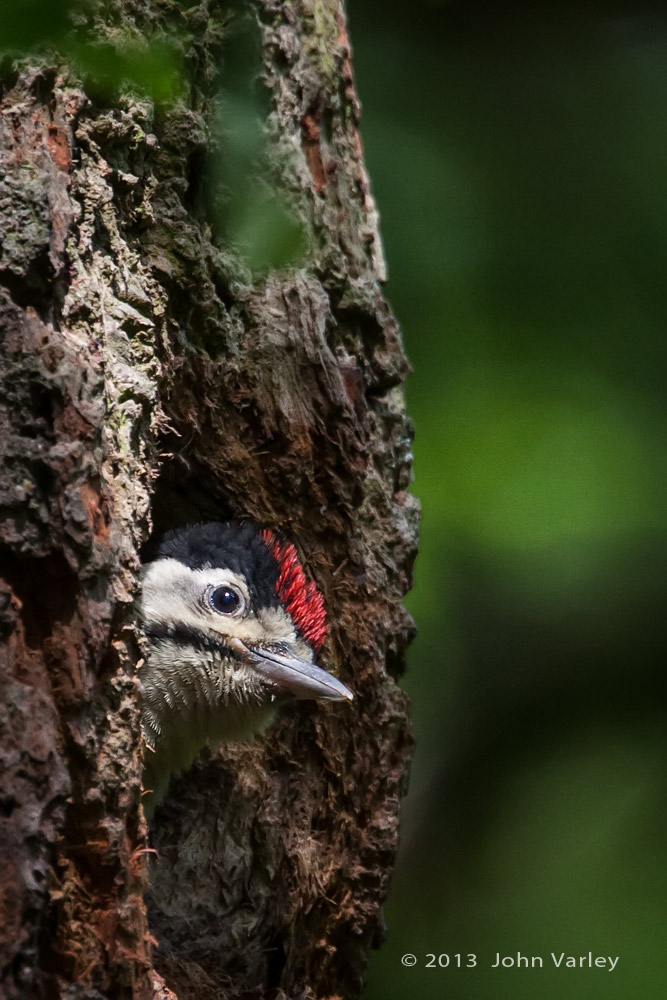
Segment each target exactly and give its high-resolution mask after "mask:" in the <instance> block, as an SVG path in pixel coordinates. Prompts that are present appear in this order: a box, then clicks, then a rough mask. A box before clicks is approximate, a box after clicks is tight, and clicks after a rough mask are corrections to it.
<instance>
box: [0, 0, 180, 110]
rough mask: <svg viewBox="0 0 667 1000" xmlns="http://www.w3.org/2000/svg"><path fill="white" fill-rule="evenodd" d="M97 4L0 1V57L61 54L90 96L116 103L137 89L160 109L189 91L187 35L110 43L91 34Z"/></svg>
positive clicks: (87, 1)
mask: <svg viewBox="0 0 667 1000" xmlns="http://www.w3.org/2000/svg"><path fill="white" fill-rule="evenodd" d="M97 7H98V3H97V0H0V56H4V57H5V60H6V59H7V58H8V57H9V56H12V55H13V56H15V57H16V58H18V59H20V58H21V57H23V56H26V55H29V54H31V53H35V52H42V53H59V54H60V56H61V57H62V58H64V59H66V60H68V61H69V62H70V63H71V64H73V66H74V67H75V69H76V71H77V72H78V73H79V74H80V75H81V77H82V79H83V81H84V85H85V88H86V92H87V94H88V95H89V97H91V98H92V99H93V100H94V101H97V102H98V103H100V104H114V103H115V102H116V101H117V100H118V96H119V94H120V93H121V92H122V91H123V90H128V89H129V90H133V91H136V92H138V93H139V94H141V95H142V96H146V97H149V98H151V99H152V100H153V101H155V103H156V104H157V105H164V104H169V103H172V102H173V101H174V100H176V98H177V97H179V96H181V95H182V94H183V93H184V91H185V76H184V73H183V54H182V49H183V41H184V37H185V35H184V33H183V32H178V31H175V32H174V33H173V35H172V36H171V37H168V36H166V35H162V36H150V35H149V36H147V37H143V38H142V37H139V36H136V35H135V36H133V37H129V36H123V35H122V34H117V35H116V36H115V37H114V38H113V41H112V40H111V32H110V33H109V39H108V40H107V41H103V40H101V39H100V38H99V37H98V35H97V34H96V33H95V32H94V31H92V30H90V27H89V23H94V21H95V15H96V10H97Z"/></svg>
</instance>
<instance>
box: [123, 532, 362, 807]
mask: <svg viewBox="0 0 667 1000" xmlns="http://www.w3.org/2000/svg"><path fill="white" fill-rule="evenodd" d="M139 611H140V615H141V620H142V627H143V630H144V632H145V634H146V637H147V638H148V641H149V643H150V647H151V653H150V656H149V657H148V659H147V662H146V664H145V665H144V666H143V668H142V670H141V674H140V678H141V687H142V693H143V728H144V736H145V740H146V745H147V746H146V755H145V775H144V785H145V787H146V788H147V789H151V790H152V791H153V802H154V801H156V800H157V798H159V797H160V796H161V795H162V794H163V793H164V791H165V789H166V785H167V783H168V781H169V776H170V774H171V773H173V772H174V771H179V770H182V769H183V768H185V767H188V766H189V765H190V764H191V763H192V761H193V759H194V757H195V756H196V754H197V753H198V751H199V750H200V749H201V748H202V747H203V746H204V745H205V744H206V743H207V742H211V743H223V742H226V741H228V740H234V739H244V738H247V737H250V736H252V734H253V733H255V732H257V731H258V730H259V729H260V728H261V727H262V726H263V725H264V724H265V723H266V722H267V721H268V720H269V718H270V717H271V714H272V712H273V710H274V708H275V707H276V706H277V705H278V704H280V702H281V701H284V700H288V699H294V698H315V699H319V698H325V699H329V700H333V701H343V700H350V699H352V697H353V695H352V692H351V691H350V690H349V689H348V688H346V687H345V685H344V684H341V682H340V681H339V680H337V679H336V678H335V677H334V676H333V675H332V674H330V673H328V672H327V671H325V670H321V669H320V668H319V667H316V666H315V664H314V663H313V659H314V655H315V654H316V653H317V652H319V650H320V648H321V647H322V644H323V642H324V639H325V636H326V615H325V611H324V602H323V600H322V595H321V594H320V592H319V590H318V589H317V587H316V586H315V584H314V583H311V582H309V581H308V580H307V579H306V576H305V574H304V571H303V568H302V567H301V564H300V562H299V559H298V556H297V553H296V549H295V548H294V546H293V545H291V544H290V543H289V542H285V541H283V540H282V539H280V538H278V537H277V536H276V535H274V533H273V532H272V531H270V530H268V529H265V530H260V529H257V528H256V527H255V526H253V525H250V524H218V523H212V524H197V525H193V526H191V527H188V528H183V529H180V530H177V531H172V532H170V533H169V534H167V535H166V536H165V538H164V539H163V541H162V544H161V546H160V549H159V552H158V557H157V559H156V560H155V561H154V562H151V563H149V564H148V565H147V566H146V567H145V568H144V571H143V585H142V595H141V601H140V606H139ZM150 804H151V803H150V802H149V803H148V805H149V806H150Z"/></svg>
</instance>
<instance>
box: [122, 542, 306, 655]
mask: <svg viewBox="0 0 667 1000" xmlns="http://www.w3.org/2000/svg"><path fill="white" fill-rule="evenodd" d="M219 586H230V587H233V588H235V589H236V590H238V591H239V592H240V593H241V594H242V595H243V598H244V600H245V604H246V608H247V609H248V610H247V612H246V614H245V615H242V616H240V617H236V618H235V617H234V616H233V615H225V614H221V613H219V612H216V611H214V610H213V608H211V607H209V605H208V603H207V601H206V598H205V594H206V591H207V590H208V589H210V588H211V587H219ZM139 613H140V615H141V617H142V618H143V620H144V621H147V622H160V623H162V624H165V625H171V624H173V625H185V626H190V627H192V628H197V629H203V630H204V631H207V632H209V633H214V634H217V635H220V636H224V637H226V638H235V639H241V640H242V641H243V642H247V643H249V644H251V645H261V644H262V643H283V642H284V643H288V644H290V645H292V646H293V645H295V644H296V643H298V644H299V653H298V655H301V656H303V658H304V659H308V660H311V659H312V652H311V650H310V647H309V646H308V645H307V644H306V643H300V642H299V641H298V635H297V632H296V629H295V628H294V625H293V623H292V619H291V618H290V617H289V615H288V614H287V612H286V611H285V610H284V608H282V607H277V608H259V609H256V608H253V607H252V604H251V602H250V594H249V592H248V585H247V582H246V580H245V577H243V576H241V575H240V574H238V573H233V572H231V570H225V569H215V568H209V569H190V568H189V567H188V566H184V565H183V563H180V562H179V561H178V560H177V559H158V560H157V561H156V562H153V563H149V564H148V566H146V568H145V569H144V571H143V582H142V594H141V600H140V602H139Z"/></svg>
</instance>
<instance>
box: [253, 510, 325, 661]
mask: <svg viewBox="0 0 667 1000" xmlns="http://www.w3.org/2000/svg"><path fill="white" fill-rule="evenodd" d="M261 538H262V541H263V542H265V543H266V545H267V546H268V548H269V551H270V553H271V555H272V556H273V558H274V559H275V560H276V562H277V563H278V568H279V572H278V582H277V583H276V593H277V594H278V599H279V600H280V602H281V604H282V605H283V606H284V607H285V609H286V610H287V612H288V614H289V615H290V617H291V619H292V621H293V622H294V625H295V626H296V629H297V632H300V633H301V635H302V636H303V638H304V639H305V640H306V641H307V642H308V643H309V644H310V645H311V646H312V647H313V649H314V650H315V652H316V653H317V652H319V650H320V649H321V648H322V645H323V643H324V640H325V638H326V634H327V614H326V611H325V610H324V600H323V598H322V595H321V594H320V592H319V590H318V589H317V587H316V586H315V584H314V583H311V582H309V581H308V580H307V579H306V574H305V573H304V571H303V567H302V566H301V563H300V562H299V557H298V555H297V551H296V549H295V548H294V546H293V545H292V544H291V542H284V541H281V540H280V539H279V538H277V537H276V536H275V534H274V533H273V531H271V529H270V528H264V530H263V531H262V532H261Z"/></svg>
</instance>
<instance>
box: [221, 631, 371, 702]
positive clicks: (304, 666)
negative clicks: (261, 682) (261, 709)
mask: <svg viewBox="0 0 667 1000" xmlns="http://www.w3.org/2000/svg"><path fill="white" fill-rule="evenodd" d="M231 644H232V645H234V646H236V648H237V649H238V650H239V652H241V651H243V652H244V654H245V655H246V656H247V657H249V659H250V662H251V663H252V666H253V668H254V669H255V670H256V671H257V673H258V674H260V675H261V676H262V677H264V678H265V679H266V680H267V681H269V682H270V683H271V684H273V685H274V686H275V687H277V688H279V689H280V690H281V691H282V692H284V693H285V694H290V695H292V697H293V698H315V699H318V698H326V699H327V700H328V701H352V699H353V698H354V695H353V694H352V692H351V691H350V689H349V688H347V687H345V685H344V684H341V682H340V681H339V680H338V678H337V677H334V675H333V674H330V673H329V672H328V671H327V670H321V669H320V668H319V667H316V666H315V664H314V663H308V661H307V660H302V659H300V658H299V657H298V656H290V655H285V654H283V653H277V652H275V651H274V650H273V649H265V648H264V647H254V648H253V647H250V646H246V644H245V643H244V642H241V640H240V639H235V640H232V643H231Z"/></svg>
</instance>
